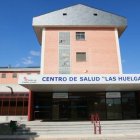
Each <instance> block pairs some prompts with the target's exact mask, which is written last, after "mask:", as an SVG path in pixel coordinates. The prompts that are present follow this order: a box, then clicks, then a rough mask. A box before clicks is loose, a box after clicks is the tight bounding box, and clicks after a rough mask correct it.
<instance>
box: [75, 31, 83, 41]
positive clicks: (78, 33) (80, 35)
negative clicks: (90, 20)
mask: <svg viewBox="0 0 140 140" xmlns="http://www.w3.org/2000/svg"><path fill="white" fill-rule="evenodd" d="M76 40H85V32H76Z"/></svg>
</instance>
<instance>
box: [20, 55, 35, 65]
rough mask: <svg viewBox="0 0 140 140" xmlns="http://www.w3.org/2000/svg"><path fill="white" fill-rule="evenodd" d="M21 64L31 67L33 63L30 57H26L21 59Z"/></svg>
mask: <svg viewBox="0 0 140 140" xmlns="http://www.w3.org/2000/svg"><path fill="white" fill-rule="evenodd" d="M22 63H23V64H24V65H31V64H33V63H34V61H33V60H32V57H30V56H28V57H27V58H22Z"/></svg>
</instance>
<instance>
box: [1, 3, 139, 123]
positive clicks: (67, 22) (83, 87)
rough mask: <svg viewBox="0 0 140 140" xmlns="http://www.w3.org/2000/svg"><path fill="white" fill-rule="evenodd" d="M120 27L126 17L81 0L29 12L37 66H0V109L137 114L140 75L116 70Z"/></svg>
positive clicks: (73, 117)
mask: <svg viewBox="0 0 140 140" xmlns="http://www.w3.org/2000/svg"><path fill="white" fill-rule="evenodd" d="M126 27H127V19H126V18H124V17H121V16H118V15H115V14H112V13H109V12H105V11H102V10H98V9H95V8H91V7H88V6H85V5H81V4H78V5H74V6H71V7H68V8H64V9H61V10H57V11H54V12H50V13H47V14H44V15H41V16H38V17H34V18H33V28H34V31H35V33H36V36H37V39H38V41H39V43H40V45H41V67H40V69H39V68H24V69H10V68H6V69H4V68H3V69H2V68H1V69H0V73H1V78H0V83H1V85H0V86H1V87H0V111H1V112H0V114H1V115H2V116H4V117H5V116H8V117H10V116H11V117H12V116H13V117H18V116H20V117H21V118H22V117H23V116H25V118H27V116H28V120H36V119H45V120H48V121H49V120H50V121H53V120H58V121H60V120H61V121H77V120H89V119H90V115H91V114H92V113H95V112H98V113H99V116H100V118H101V120H121V119H124V120H125V119H139V118H140V75H139V74H123V73H122V64H121V55H120V46H119V37H120V36H121V35H122V33H123V32H124V31H125V29H126ZM28 73H30V75H29V74H28ZM17 74H18V75H19V76H17ZM6 76H7V77H6ZM17 80H18V81H17Z"/></svg>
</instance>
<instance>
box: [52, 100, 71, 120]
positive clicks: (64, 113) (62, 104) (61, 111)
mask: <svg viewBox="0 0 140 140" xmlns="http://www.w3.org/2000/svg"><path fill="white" fill-rule="evenodd" d="M68 119H69V102H68V100H60V99H59V100H54V101H53V105H52V120H56V121H57V120H68Z"/></svg>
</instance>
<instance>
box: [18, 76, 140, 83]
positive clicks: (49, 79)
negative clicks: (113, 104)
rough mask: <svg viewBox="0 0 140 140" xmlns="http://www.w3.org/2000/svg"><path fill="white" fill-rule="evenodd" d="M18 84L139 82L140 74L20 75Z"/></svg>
mask: <svg viewBox="0 0 140 140" xmlns="http://www.w3.org/2000/svg"><path fill="white" fill-rule="evenodd" d="M18 83H19V84H140V74H107V75H104V74H100V75H98V74H77V75H76V74H57V75H55V74H49V75H20V76H19V81H18Z"/></svg>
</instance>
